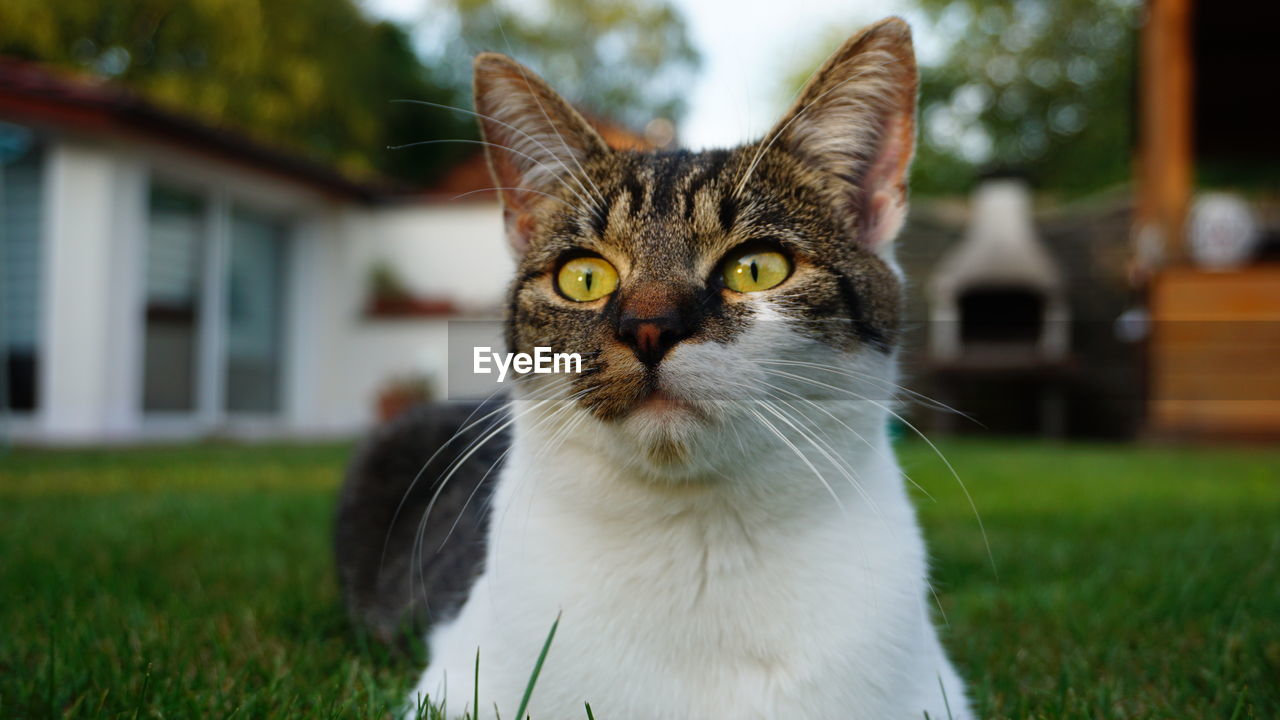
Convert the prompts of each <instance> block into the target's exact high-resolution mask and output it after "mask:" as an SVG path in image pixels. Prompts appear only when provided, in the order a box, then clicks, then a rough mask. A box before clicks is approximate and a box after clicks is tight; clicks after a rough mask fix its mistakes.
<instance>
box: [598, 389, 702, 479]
mask: <svg viewBox="0 0 1280 720" xmlns="http://www.w3.org/2000/svg"><path fill="white" fill-rule="evenodd" d="M708 425H709V421H708V417H707V415H706V412H705V410H704V409H703V408H700V407H699V406H697V405H696V404H694V403H692V402H690V401H688V400H686V399H684V398H682V397H680V396H679V395H676V394H674V393H672V392H670V391H665V390H654V391H652V392H650V393H649V394H648V395H646V396H645V397H644V398H643V399H642V400H640V401H639V402H637V403H636V405H635V407H633V408H632V409H631V411H630V412H629V413H627V415H626V416H625V417H624V418H622V419H621V421H620V422H618V424H617V425H616V428H617V430H618V432H619V433H620V434H621V435H623V436H624V438H625V441H624V442H625V444H627V445H630V446H631V448H632V451H633V452H635V453H636V454H637V455H639V456H640V457H641V458H642V459H643V460H644V461H645V462H644V464H646V465H648V466H649V467H650V469H652V470H656V471H660V472H662V473H664V474H665V473H667V472H672V471H678V470H679V469H680V468H685V467H688V466H690V465H692V464H696V463H695V457H694V455H695V454H696V451H695V446H696V444H697V443H696V441H697V439H698V437H699V436H700V435H701V434H703V433H705V432H706V430H707V427H708Z"/></svg>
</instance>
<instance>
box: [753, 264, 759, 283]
mask: <svg viewBox="0 0 1280 720" xmlns="http://www.w3.org/2000/svg"><path fill="white" fill-rule="evenodd" d="M751 281H752V282H759V281H760V266H759V265H756V261H755V260H752V261H751Z"/></svg>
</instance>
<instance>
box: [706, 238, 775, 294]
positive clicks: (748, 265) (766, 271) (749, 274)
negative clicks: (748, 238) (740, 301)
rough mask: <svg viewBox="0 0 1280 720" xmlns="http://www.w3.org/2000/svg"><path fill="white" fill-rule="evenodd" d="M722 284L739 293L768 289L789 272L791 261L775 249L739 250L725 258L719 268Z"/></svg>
mask: <svg viewBox="0 0 1280 720" xmlns="http://www.w3.org/2000/svg"><path fill="white" fill-rule="evenodd" d="M721 273H723V276H724V284H725V286H726V287H728V288H729V289H730V290H733V291H735V292H740V293H749V292H758V291H760V290H768V289H769V288H771V287H774V286H776V285H778V284H779V283H781V282H782V281H783V280H786V279H787V276H788V275H790V274H791V261H790V260H788V259H787V256H786V255H783V254H782V253H780V252H778V251H776V250H764V249H760V248H753V249H747V250H739V251H737V252H734V253H732V254H730V255H729V257H727V258H725V261H724V266H723V268H722V269H721Z"/></svg>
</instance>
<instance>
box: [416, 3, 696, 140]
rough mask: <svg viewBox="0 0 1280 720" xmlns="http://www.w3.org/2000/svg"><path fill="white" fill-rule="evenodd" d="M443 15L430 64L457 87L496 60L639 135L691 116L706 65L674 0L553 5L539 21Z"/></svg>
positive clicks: (531, 15) (466, 11)
mask: <svg viewBox="0 0 1280 720" xmlns="http://www.w3.org/2000/svg"><path fill="white" fill-rule="evenodd" d="M443 7H444V8H446V9H447V14H446V15H445V16H443V17H441V16H433V17H432V18H430V22H431V23H432V24H433V25H434V26H435V33H436V35H437V37H444V38H448V39H446V40H445V41H444V42H442V43H440V44H439V45H438V50H437V51H436V52H434V53H431V54H429V55H428V58H429V62H431V63H432V64H433V65H434V66H437V67H440V68H443V69H447V71H448V72H449V73H450V74H451V76H452V77H453V78H454V82H455V83H458V84H460V85H465V86H468V87H469V86H470V82H471V63H470V61H471V57H472V56H473V55H475V53H477V52H480V51H483V50H493V51H496V52H502V53H506V54H508V55H511V56H513V57H515V58H516V59H518V60H520V61H521V62H524V63H526V64H528V65H530V66H531V67H533V68H534V69H535V70H537V71H538V72H540V73H542V74H543V75H545V76H546V77H547V78H548V79H550V80H551V82H552V84H553V85H555V87H556V90H557V91H559V92H561V93H562V94H563V95H564V96H565V97H567V98H569V99H570V100H571V101H572V102H574V103H575V104H577V105H578V106H580V107H583V108H585V109H587V110H588V111H590V112H593V113H595V114H597V115H599V116H602V117H605V118H609V119H611V120H615V121H619V122H622V123H623V124H625V125H628V126H630V127H632V128H642V127H644V125H645V124H646V123H648V122H649V121H650V120H652V119H654V118H658V117H662V118H666V119H668V120H672V121H675V120H678V119H679V118H680V116H681V115H682V114H683V113H684V109H685V99H684V92H685V89H686V88H687V87H689V81H690V79H691V78H692V76H693V74H694V72H695V71H696V70H697V67H698V63H699V57H698V53H697V51H696V50H695V49H694V48H693V45H692V44H691V43H690V41H689V37H688V34H687V32H686V29H685V23H684V18H683V17H682V16H681V15H680V14H679V12H677V11H676V9H675V8H674V7H673V6H672V5H671V4H670V3H669V2H667V1H666V0H545V2H544V3H543V4H542V6H541V7H540V8H539V9H538V10H536V11H529V10H516V9H514V8H512V7H509V6H508V5H507V4H506V3H503V2H502V1H501V0H444V2H443Z"/></svg>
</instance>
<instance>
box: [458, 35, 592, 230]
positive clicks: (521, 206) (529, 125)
mask: <svg viewBox="0 0 1280 720" xmlns="http://www.w3.org/2000/svg"><path fill="white" fill-rule="evenodd" d="M473 67H474V71H475V81H474V92H475V105H476V113H477V115H478V117H479V119H480V135H481V137H482V138H483V140H484V141H485V143H486V145H485V155H486V157H487V158H488V160H489V172H490V173H491V174H492V175H493V181H494V184H495V185H496V186H497V189H498V196H499V197H500V198H501V201H502V215H503V219H504V220H505V222H506V227H507V239H508V240H509V241H510V243H511V247H512V249H513V250H514V251H515V252H516V254H517V255H521V254H523V253H524V252H525V250H527V249H528V247H529V241H530V238H532V236H533V234H534V231H535V229H536V227H535V224H536V222H537V220H536V215H535V213H534V209H535V208H537V207H538V205H539V204H540V203H542V202H543V201H544V200H545V201H546V202H553V201H554V200H549V199H547V196H548V195H556V194H557V193H556V191H557V190H558V189H559V188H560V186H561V185H562V184H563V183H566V182H567V183H569V184H570V185H571V186H572V187H574V188H578V194H579V195H582V194H584V192H585V186H584V185H583V180H584V176H583V170H582V166H583V163H584V161H585V160H586V159H587V158H588V157H589V156H591V155H592V154H595V153H601V152H608V151H609V147H608V145H607V144H606V143H605V141H604V140H603V139H602V138H601V137H600V134H599V133H597V132H596V131H595V129H594V128H592V127H591V125H590V124H588V123H587V121H586V120H585V119H583V117H582V115H580V114H579V113H578V111H577V110H574V109H573V106H571V105H570V104H569V103H568V102H566V101H565V100H564V98H562V97H560V95H558V94H557V93H556V92H555V91H554V90H552V89H551V88H550V86H548V85H547V84H546V82H544V81H543V80H542V78H540V77H538V76H537V75H535V74H534V73H533V71H531V70H529V69H528V68H526V67H525V66H523V65H521V64H520V63H518V62H516V61H515V60H512V59H511V58H509V57H507V56H506V55H501V54H498V53H481V54H479V55H477V56H476V59H475V62H474V64H473ZM579 186H582V187H579Z"/></svg>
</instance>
